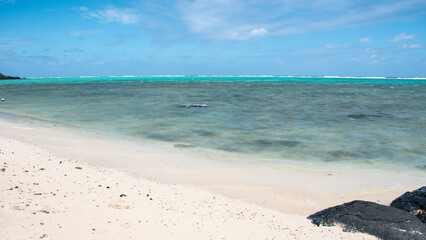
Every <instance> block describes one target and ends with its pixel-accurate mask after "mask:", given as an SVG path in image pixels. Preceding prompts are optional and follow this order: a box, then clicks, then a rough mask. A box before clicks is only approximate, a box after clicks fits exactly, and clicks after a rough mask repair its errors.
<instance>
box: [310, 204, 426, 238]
mask: <svg viewBox="0 0 426 240" xmlns="http://www.w3.org/2000/svg"><path fill="white" fill-rule="evenodd" d="M308 219H310V220H311V221H312V223H314V224H316V225H318V226H319V225H324V226H333V225H336V224H339V225H343V228H344V230H345V231H358V232H363V233H368V234H371V235H374V236H376V237H379V238H382V239H386V240H387V239H389V240H396V239H398V240H402V239H404V240H405V239H413V240H417V239H418V240H421V239H422V240H423V239H425V238H426V227H425V225H424V224H423V223H422V221H420V220H419V219H418V218H416V217H415V216H414V215H412V214H410V213H407V212H405V211H403V210H400V209H397V208H393V207H388V206H384V205H380V204H377V203H373V202H367V201H352V202H348V203H344V204H343V205H338V206H335V207H331V208H328V209H325V210H322V211H320V212H317V213H315V214H312V215H310V216H308Z"/></svg>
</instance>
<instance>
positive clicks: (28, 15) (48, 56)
mask: <svg viewBox="0 0 426 240" xmlns="http://www.w3.org/2000/svg"><path fill="white" fill-rule="evenodd" d="M0 72H1V73H4V74H6V75H12V76H21V77H61V76H63V77H75V76H122V75H137V76H141V75H293V76H299V75H303V76H306V75H310V76H364V77H366V76H377V77H381V76H385V77H426V1H425V0H401V1H397V0H375V1H371V0H304V1H303V0H269V1H267V0H264V1H261V0H121V1H110V0H84V1H82V0H73V1H62V0H0Z"/></svg>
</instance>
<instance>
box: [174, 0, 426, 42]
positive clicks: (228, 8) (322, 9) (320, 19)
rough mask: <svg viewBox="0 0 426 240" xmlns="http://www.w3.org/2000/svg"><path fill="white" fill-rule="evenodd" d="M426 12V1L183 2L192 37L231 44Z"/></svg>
mask: <svg viewBox="0 0 426 240" xmlns="http://www.w3.org/2000/svg"><path fill="white" fill-rule="evenodd" d="M425 6H426V2H425V1H424V0H423V1H421V0H405V1H400V0H387V1H384V0H383V1H354V0H306V1H299V0H274V1H259V0H215V1H211V0H178V3H177V8H178V11H179V13H180V14H181V18H182V20H183V22H184V24H185V25H186V26H187V27H188V29H189V30H190V31H191V32H194V33H197V34H200V35H202V36H205V37H208V38H214V39H231V40H245V39H250V38H253V37H262V36H270V35H271V36H274V35H281V36H283V35H294V34H302V33H309V32H318V31H325V30H332V29H336V28H348V27H353V26H359V25H366V24H370V23H374V22H382V21H390V20H392V19H395V18H396V17H395V16H404V14H405V15H408V13H409V12H411V13H413V11H414V12H415V11H417V10H418V9H422V7H425ZM418 11H420V10H418ZM256 29H257V30H256ZM261 29H265V30H261ZM367 39H369V38H367Z"/></svg>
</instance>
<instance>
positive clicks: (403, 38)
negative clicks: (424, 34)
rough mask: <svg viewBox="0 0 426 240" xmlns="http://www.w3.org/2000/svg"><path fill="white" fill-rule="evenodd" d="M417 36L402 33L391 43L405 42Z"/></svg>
mask: <svg viewBox="0 0 426 240" xmlns="http://www.w3.org/2000/svg"><path fill="white" fill-rule="evenodd" d="M415 37H416V36H414V35H406V34H405V33H401V34H399V35H397V36H395V37H393V38H392V39H391V40H390V41H391V42H399V41H403V40H409V39H413V38H415Z"/></svg>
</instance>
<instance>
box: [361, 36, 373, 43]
mask: <svg viewBox="0 0 426 240" xmlns="http://www.w3.org/2000/svg"><path fill="white" fill-rule="evenodd" d="M373 41H374V40H372V39H370V38H368V37H366V38H361V39H360V40H359V42H361V43H369V42H373Z"/></svg>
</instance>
